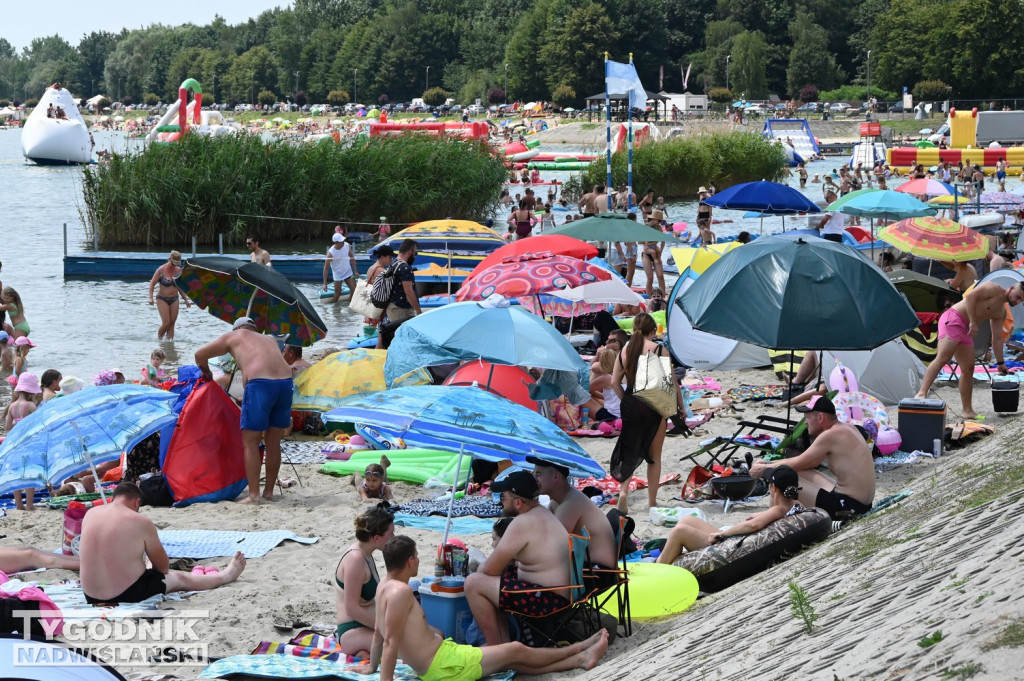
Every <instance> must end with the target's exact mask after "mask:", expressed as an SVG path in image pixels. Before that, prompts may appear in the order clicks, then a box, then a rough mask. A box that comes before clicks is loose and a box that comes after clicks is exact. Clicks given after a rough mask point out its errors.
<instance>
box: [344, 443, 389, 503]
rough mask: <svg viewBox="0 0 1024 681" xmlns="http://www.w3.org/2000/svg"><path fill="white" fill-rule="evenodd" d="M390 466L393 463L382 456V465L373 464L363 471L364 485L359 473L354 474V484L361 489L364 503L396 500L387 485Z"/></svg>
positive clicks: (360, 492) (360, 496)
mask: <svg viewBox="0 0 1024 681" xmlns="http://www.w3.org/2000/svg"><path fill="white" fill-rule="evenodd" d="M390 465H391V461H390V460H388V457H387V456H384V455H383V454H382V455H381V457H380V463H371V464H370V465H368V466H367V467H366V470H364V471H363V477H362V483H360V478H359V473H358V472H357V473H355V474H354V476H353V483H354V484H355V486H356V487H357V488H358V489H359V498H360V499H362V500H363V501H379V500H381V499H384V500H385V501H392V500H393V499H394V496H393V495H392V494H391V488H390V487H388V483H387V467H388V466H390Z"/></svg>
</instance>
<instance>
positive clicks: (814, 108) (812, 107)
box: [797, 102, 822, 113]
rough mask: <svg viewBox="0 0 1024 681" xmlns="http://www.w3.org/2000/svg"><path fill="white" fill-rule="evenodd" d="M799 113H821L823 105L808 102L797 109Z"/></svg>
mask: <svg viewBox="0 0 1024 681" xmlns="http://www.w3.org/2000/svg"><path fill="white" fill-rule="evenodd" d="M797 111H801V112H803V113H821V112H822V105H821V102H807V103H806V104H804V105H802V106H800V107H797Z"/></svg>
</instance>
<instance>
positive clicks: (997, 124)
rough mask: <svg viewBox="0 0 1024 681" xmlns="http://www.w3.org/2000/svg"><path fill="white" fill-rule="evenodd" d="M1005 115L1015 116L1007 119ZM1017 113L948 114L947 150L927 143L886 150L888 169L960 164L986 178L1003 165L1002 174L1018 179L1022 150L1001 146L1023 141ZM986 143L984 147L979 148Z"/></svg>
mask: <svg viewBox="0 0 1024 681" xmlns="http://www.w3.org/2000/svg"><path fill="white" fill-rule="evenodd" d="M1006 114H1015V115H1011V116H1007V115H1006ZM1020 114H1021V112H1019V111H984V112H979V111H978V110H977V109H976V108H975V109H971V110H970V111H957V110H956V109H950V110H949V120H948V121H947V124H948V125H949V148H948V149H942V148H939V147H936V146H935V145H934V144H932V143H931V142H927V141H922V142H918V143H917V144H918V145H921V146H911V147H896V148H894V149H889V151H888V154H887V157H886V160H887V162H888V163H889V165H891V166H893V167H896V168H899V169H900V170H901V171H902V172H906V171H909V170H911V169H912V168H914V166H917V165H922V166H924V167H926V168H928V167H931V166H937V165H939V164H940V163H951V164H953V165H956V164H958V163H960V162H963V163H965V164H967V163H970V164H971V165H980V166H981V167H982V170H984V171H985V173H986V174H991V173H994V172H995V169H996V163H997V162H999V161H1000V160H1002V161H1003V162H1004V163H1005V164H1006V173H1007V174H1009V175H1020V174H1021V173H1022V171H1024V147H1009V148H1008V147H1004V146H1002V144H1010V143H1014V142H1019V141H1021V139H1024V117H1022V116H1021V115H1020ZM979 141H980V142H981V143H982V144H985V143H986V142H987V144H988V146H986V147H983V148H979V146H978V145H979Z"/></svg>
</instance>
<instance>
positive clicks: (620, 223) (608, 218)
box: [544, 213, 681, 243]
mask: <svg viewBox="0 0 1024 681" xmlns="http://www.w3.org/2000/svg"><path fill="white" fill-rule="evenodd" d="M544 234H547V235H551V234H562V235H564V236H571V237H575V238H577V239H580V240H581V241H621V242H627V243H633V242H640V241H667V242H671V243H681V242H680V241H679V239H677V238H675V237H674V236H672V235H671V234H666V233H664V232H659V231H658V230H656V229H653V228H651V227H647V226H645V225H641V224H640V223H639V222H637V221H636V220H630V219H629V218H628V217H626V216H625V215H622V214H621V213H601V214H600V215H595V216H593V217H589V218H583V219H582V220H573V221H572V222H570V223H568V224H565V225H562V226H561V227H555V228H554V229H551V230H548V231H547V232H544Z"/></svg>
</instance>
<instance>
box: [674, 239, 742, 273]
mask: <svg viewBox="0 0 1024 681" xmlns="http://www.w3.org/2000/svg"><path fill="white" fill-rule="evenodd" d="M727 243H737V242H735V241H732V242H727ZM715 245H716V246H717V245H718V244H715ZM669 250H670V251H671V252H672V260H673V262H675V264H676V269H678V270H679V271H680V272H682V271H683V270H685V269H687V268H689V269H690V270H692V271H693V272H694V273H695V274H703V273H704V272H705V270H707V268H709V267H711V266H712V265H713V264H715V263H716V262H718V259H719V258H721V257H722V255H723V254H722V253H719V252H718V251H714V250H711V248H708V247H707V246H696V247H690V246H683V247H679V248H672V249H669Z"/></svg>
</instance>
